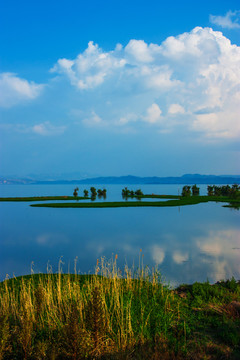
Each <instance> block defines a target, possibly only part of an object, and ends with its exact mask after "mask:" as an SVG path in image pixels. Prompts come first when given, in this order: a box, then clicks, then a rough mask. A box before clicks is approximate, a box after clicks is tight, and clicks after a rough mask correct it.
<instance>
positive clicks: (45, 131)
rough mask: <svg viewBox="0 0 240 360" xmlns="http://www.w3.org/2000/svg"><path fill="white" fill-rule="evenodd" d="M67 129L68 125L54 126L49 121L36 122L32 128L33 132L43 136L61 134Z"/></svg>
mask: <svg viewBox="0 0 240 360" xmlns="http://www.w3.org/2000/svg"><path fill="white" fill-rule="evenodd" d="M65 130H66V126H54V125H52V124H50V122H48V121H46V122H44V123H41V124H36V125H34V126H33V127H32V128H31V131H32V132H33V133H35V134H38V135H42V136H52V135H61V134H63V133H64V131H65Z"/></svg>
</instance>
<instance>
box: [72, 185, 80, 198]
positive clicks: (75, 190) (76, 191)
mask: <svg viewBox="0 0 240 360" xmlns="http://www.w3.org/2000/svg"><path fill="white" fill-rule="evenodd" d="M78 191H79V188H78V187H76V188H75V189H74V192H73V196H74V197H77V196H78Z"/></svg>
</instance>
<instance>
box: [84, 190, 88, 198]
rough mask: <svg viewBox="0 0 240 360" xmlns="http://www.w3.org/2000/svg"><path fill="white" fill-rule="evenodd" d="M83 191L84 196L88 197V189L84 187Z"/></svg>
mask: <svg viewBox="0 0 240 360" xmlns="http://www.w3.org/2000/svg"><path fill="white" fill-rule="evenodd" d="M83 193H84V197H88V191H87V190H86V189H85V190H83Z"/></svg>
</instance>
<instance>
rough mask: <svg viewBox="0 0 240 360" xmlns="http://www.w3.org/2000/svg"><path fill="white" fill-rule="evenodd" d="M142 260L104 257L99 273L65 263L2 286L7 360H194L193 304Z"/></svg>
mask: <svg viewBox="0 0 240 360" xmlns="http://www.w3.org/2000/svg"><path fill="white" fill-rule="evenodd" d="M142 258H143V256H142V254H141V253H140V259H139V268H138V269H136V270H134V269H133V268H128V267H127V266H125V268H124V269H123V270H122V271H121V270H120V269H119V268H118V267H117V256H115V258H114V259H112V260H111V261H106V260H105V259H104V258H102V259H100V260H98V261H97V265H96V272H95V274H94V275H78V274H77V273H76V272H75V274H63V273H62V270H61V260H60V263H59V270H58V273H57V274H52V273H48V274H32V275H29V276H24V277H19V278H13V279H7V280H5V281H4V282H2V283H0V290H1V292H0V321H1V327H0V359H86V358H87V359H128V358H129V359H130V358H131V359H132V358H133V359H158V358H161V359H187V358H193V355H192V351H193V350H192V349H193V348H194V346H195V345H194V346H193V345H191V344H193V338H192V335H191V334H192V328H191V322H192V321H193V320H192V318H191V317H189V314H188V315H187V312H186V311H187V310H186V309H187V307H186V306H187V305H186V302H185V301H184V300H183V299H182V297H180V296H179V294H178V293H177V292H176V291H173V290H171V289H170V288H169V287H168V286H166V285H165V284H164V283H163V281H162V278H161V275H160V273H159V272H158V270H157V269H153V270H151V271H150V269H149V268H147V267H144V266H143V262H142ZM75 269H76V266H75ZM211 311H212V309H211ZM236 339H238V337H237V338H236ZM189 354H191V357H189Z"/></svg>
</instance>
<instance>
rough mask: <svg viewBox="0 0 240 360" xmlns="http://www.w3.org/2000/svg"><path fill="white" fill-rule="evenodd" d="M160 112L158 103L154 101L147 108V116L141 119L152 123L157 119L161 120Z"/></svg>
mask: <svg viewBox="0 0 240 360" xmlns="http://www.w3.org/2000/svg"><path fill="white" fill-rule="evenodd" d="M161 114H162V111H161V109H160V107H159V106H158V104H155V103H154V104H152V105H151V106H150V107H149V108H148V109H147V116H145V117H144V118H143V119H144V120H145V121H147V122H149V123H151V124H154V123H156V122H158V121H161Z"/></svg>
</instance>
